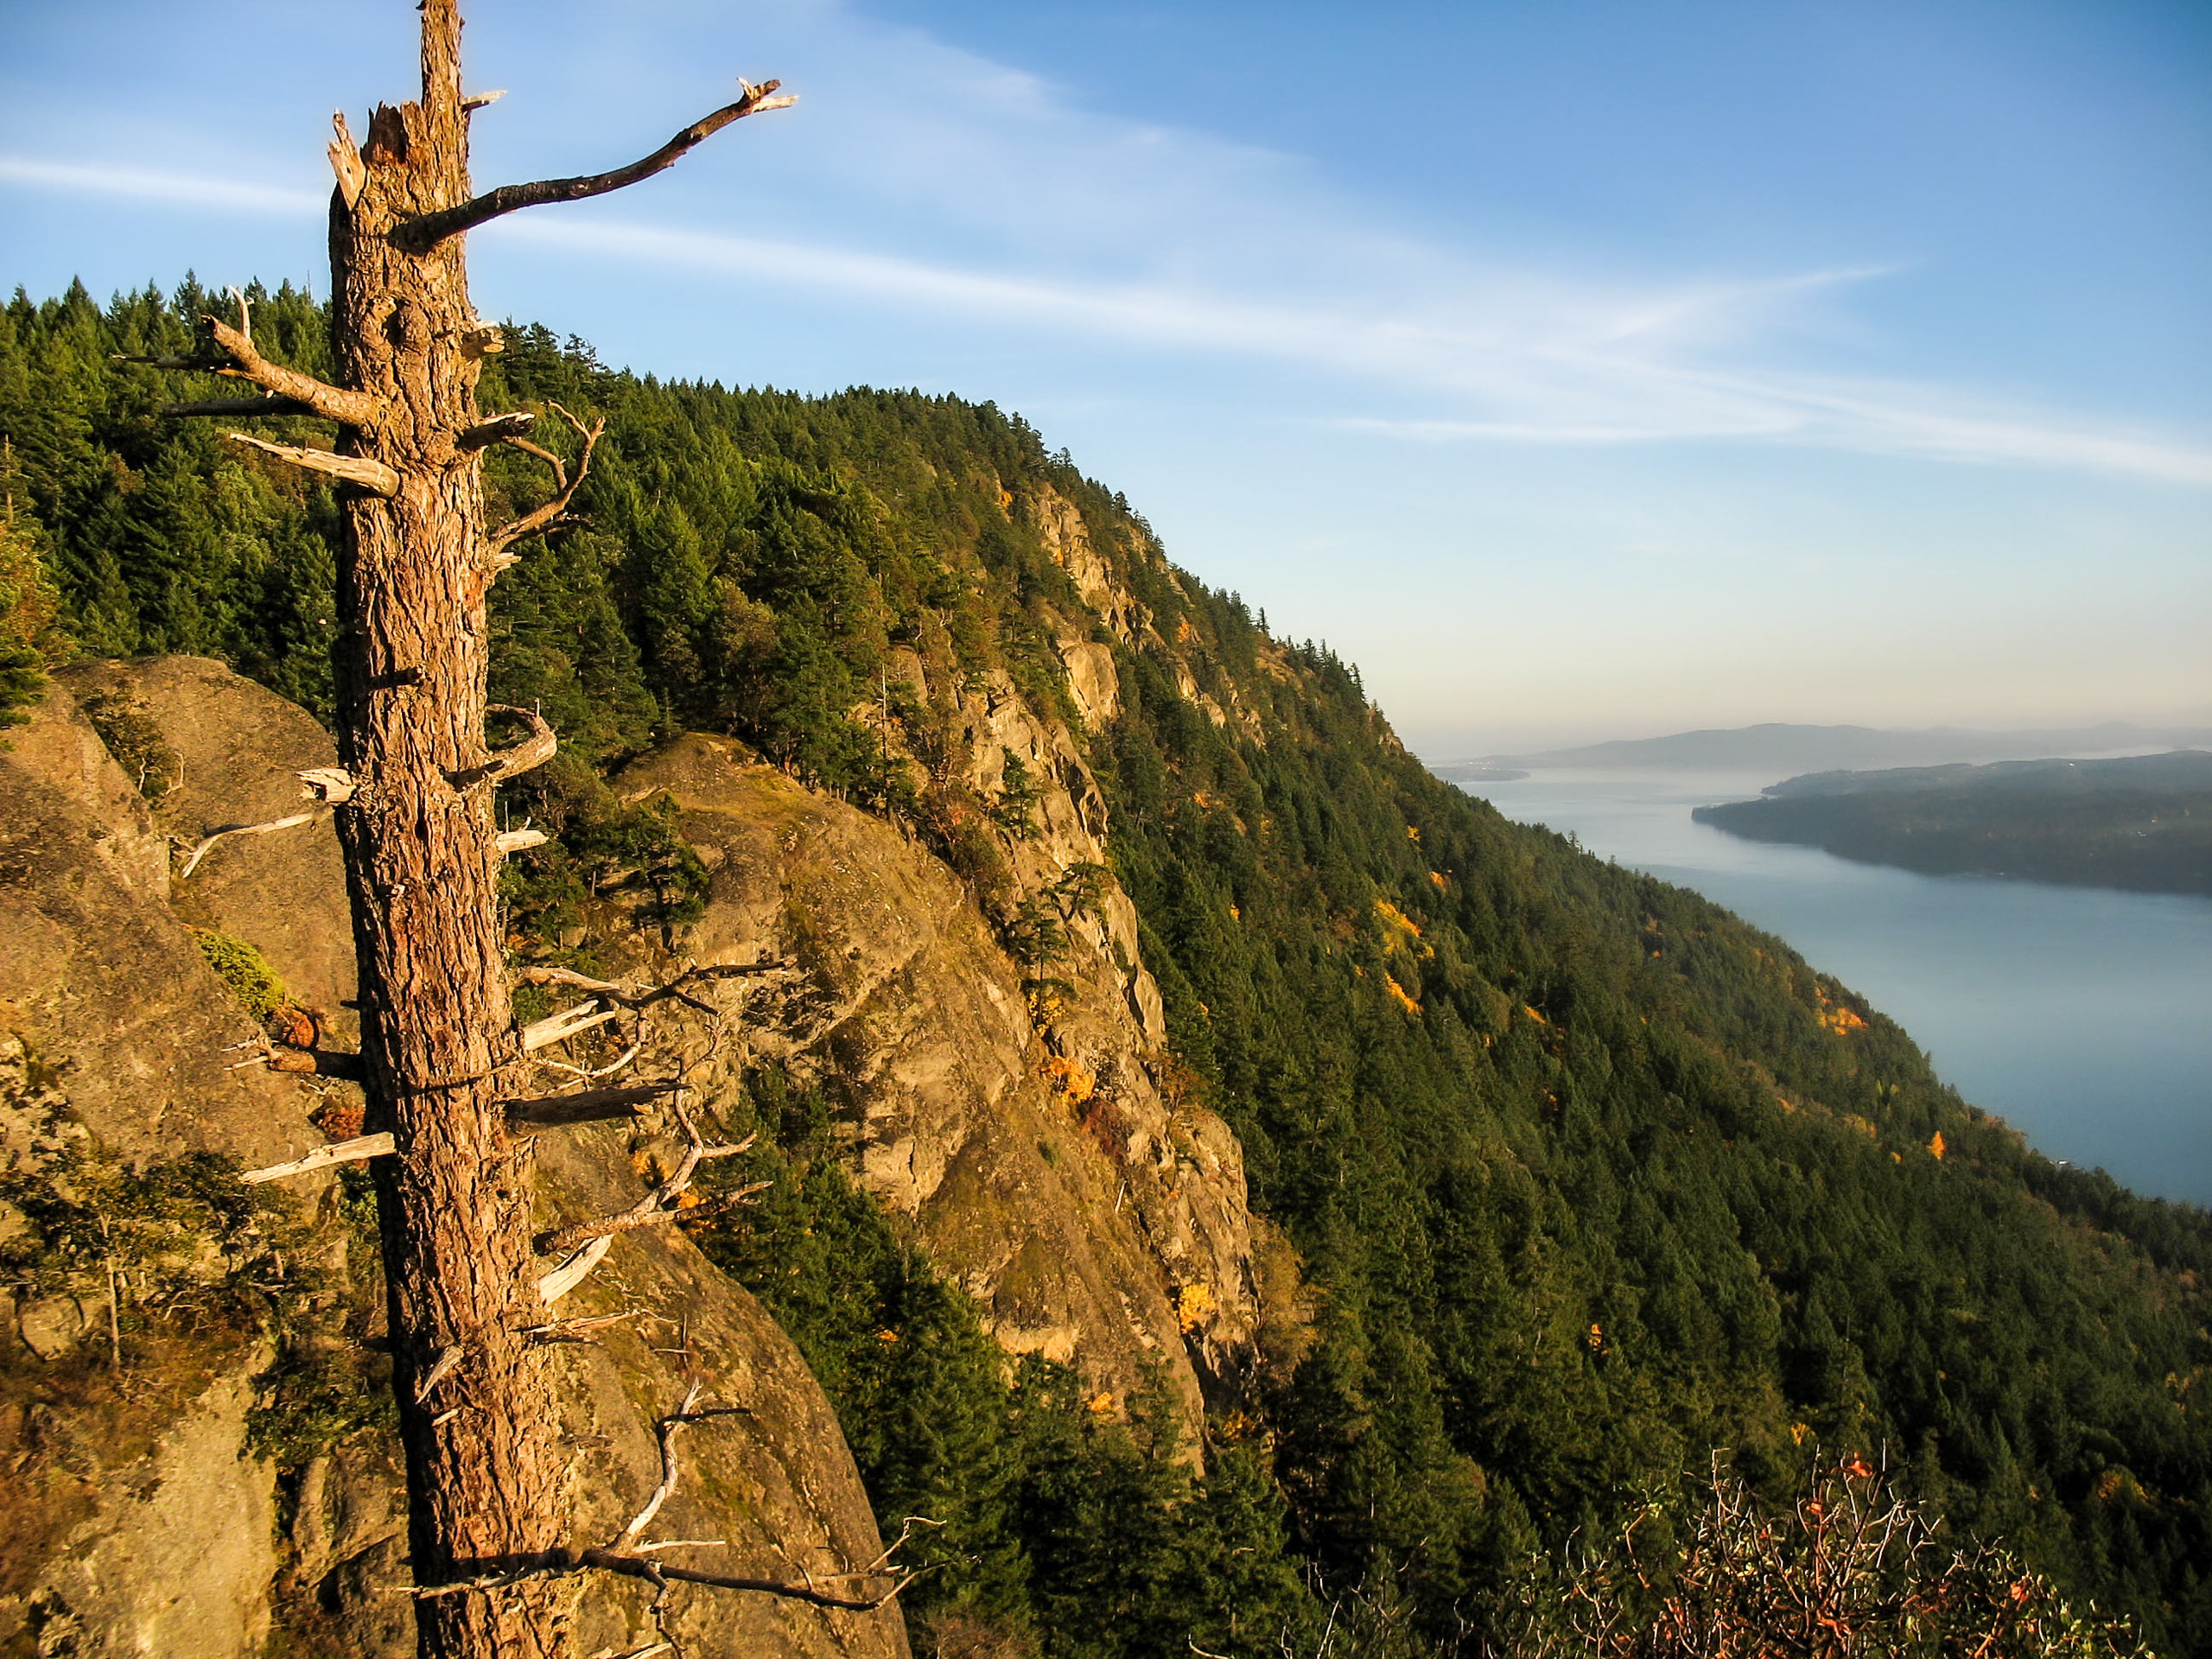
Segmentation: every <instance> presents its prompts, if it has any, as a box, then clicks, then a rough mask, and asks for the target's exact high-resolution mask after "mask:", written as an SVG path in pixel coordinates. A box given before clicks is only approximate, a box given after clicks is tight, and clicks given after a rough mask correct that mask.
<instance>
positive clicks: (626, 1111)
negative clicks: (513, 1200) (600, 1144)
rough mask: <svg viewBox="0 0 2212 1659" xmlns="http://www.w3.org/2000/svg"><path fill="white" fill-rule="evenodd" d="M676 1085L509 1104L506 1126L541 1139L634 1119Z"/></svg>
mask: <svg viewBox="0 0 2212 1659" xmlns="http://www.w3.org/2000/svg"><path fill="white" fill-rule="evenodd" d="M682 1087H683V1084H680V1083H676V1082H672V1081H671V1082H667V1083H641V1084H632V1085H630V1086H629V1087H627V1088H622V1089H583V1090H578V1091H577V1092H575V1094H570V1095H547V1096H542V1097H541V1098H539V1099H537V1100H510V1101H506V1102H504V1103H503V1104H504V1105H505V1107H506V1109H507V1125H508V1127H509V1128H512V1129H513V1130H515V1131H516V1132H517V1133H518V1134H521V1135H543V1134H544V1133H545V1132H546V1131H547V1130H549V1129H565V1128H572V1127H573V1126H575V1125H576V1124H578V1123H604V1122H610V1121H612V1120H613V1119H616V1118H624V1117H635V1116H638V1108H639V1107H640V1106H643V1105H645V1104H646V1103H648V1102H650V1101H654V1100H658V1098H659V1097H660V1096H663V1095H665V1094H670V1093H672V1092H674V1091H675V1090H677V1089H680V1088H682Z"/></svg>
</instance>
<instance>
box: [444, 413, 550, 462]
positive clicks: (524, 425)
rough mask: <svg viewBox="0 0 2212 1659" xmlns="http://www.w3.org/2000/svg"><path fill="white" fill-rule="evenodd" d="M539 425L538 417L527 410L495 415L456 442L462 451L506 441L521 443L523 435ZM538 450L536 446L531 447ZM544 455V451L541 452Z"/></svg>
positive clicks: (469, 430)
mask: <svg viewBox="0 0 2212 1659" xmlns="http://www.w3.org/2000/svg"><path fill="white" fill-rule="evenodd" d="M536 424H537V416H535V415H533V414H531V412H530V410H526V409H518V410H511V411H510V412H508V413H507V414H505V415H494V416H492V417H491V418H490V419H488V420H482V421H479V422H477V423H476V424H475V425H474V426H472V427H470V428H469V429H468V430H467V431H466V432H464V433H462V434H461V435H460V436H459V437H458V438H456V439H454V447H455V448H460V449H484V448H489V447H490V446H492V445H493V444H495V443H498V442H501V441H503V440H505V441H506V442H516V443H519V442H520V440H521V435H522V434H523V433H524V432H527V431H529V430H530V429H531V427H533V426H535V425H536ZM531 448H536V446H535V445H532V446H531ZM539 453H540V454H543V451H539Z"/></svg>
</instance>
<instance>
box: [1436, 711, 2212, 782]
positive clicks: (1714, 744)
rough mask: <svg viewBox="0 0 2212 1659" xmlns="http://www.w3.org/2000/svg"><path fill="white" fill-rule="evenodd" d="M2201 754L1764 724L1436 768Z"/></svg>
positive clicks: (2194, 733)
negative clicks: (2126, 752) (2133, 752)
mask: <svg viewBox="0 0 2212 1659" xmlns="http://www.w3.org/2000/svg"><path fill="white" fill-rule="evenodd" d="M2153 747H2171V748H2192V747H2212V728H2188V727H2148V726H2134V725H2129V724H2126V722H2123V721H2107V722H2106V723H2105V724H2103V725H2101V726H2082V727H2075V728H2060V729H2055V730H2044V731H2020V732H1989V731H1975V730H1972V729H1968V728H1961V727H1950V726H1938V727H1933V728H1929V729H1928V730H1925V731H1916V732H1893V731H1883V730H1880V729H1878V728H1875V727H1872V726H1794V725H1789V724H1786V723H1784V722H1783V721H1766V722H1764V723H1763V724H1761V725H1758V726H1736V727H1730V728H1725V729H1719V730H1711V731H1696V732H1676V733H1675V734H1673V735H1671V736H1668V737H1644V738H1632V739H1629V740H1626V741H1618V742H1611V743H1591V744H1587V745H1585V746H1584V747H1580V748H1570V749H1545V750H1542V751H1540V752H1539V753H1534V754H1498V755H1486V756H1484V757H1482V758H1481V759H1479V760H1470V761H1465V762H1460V763H1457V764H1451V765H1446V766H1439V767H1438V768H1437V771H1438V772H1439V773H1440V775H1441V776H1443V777H1446V778H1449V779H1454V780H1460V781H1465V780H1462V779H1460V774H1461V773H1463V772H1470V771H1473V770H1485V771H1488V772H1491V775H1493V776H1494V775H1495V773H1496V770H1497V769H1498V768H1503V767H1521V768H1526V769H1531V770H1533V769H1537V768H1548V767H1557V766H1672V767H1678V768H1681V769H1685V770H1710V771H1724V770H1725V771H1737V770H1742V771H1758V770H1760V769H1762V768H1766V767H1772V768H1773V769H1775V770H1776V771H1777V772H1818V771H1828V770H1834V769H1838V768H1843V767H1861V768H1863V767H1876V766H1941V765H1945V764H1967V763H1973V762H1979V761H1989V760H2011V759H2015V758H2018V759H2028V758H2031V757H2037V756H2046V755H2063V754H2101V753H2111V752H2112V751H2113V750H2115V749H2144V748H2153Z"/></svg>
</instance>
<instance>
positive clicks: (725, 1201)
mask: <svg viewBox="0 0 2212 1659" xmlns="http://www.w3.org/2000/svg"><path fill="white" fill-rule="evenodd" d="M719 1046H721V1026H720V1022H719V1020H717V1022H716V1026H715V1038H714V1041H713V1043H712V1044H710V1045H709V1047H708V1050H707V1055H706V1058H712V1056H713V1054H714V1052H715V1048H717V1047H719ZM691 1064H692V1062H690V1061H687V1062H686V1063H685V1065H684V1067H683V1074H688V1073H689V1071H690V1066H691ZM683 1074H679V1077H678V1078H677V1084H678V1086H677V1088H676V1089H675V1090H672V1091H671V1093H670V1095H669V1100H668V1109H669V1113H670V1116H672V1117H674V1118H675V1119H676V1125H677V1128H678V1129H680V1130H682V1131H683V1141H684V1152H683V1160H682V1161H681V1162H680V1163H678V1164H677V1166H676V1169H675V1171H674V1172H673V1173H671V1174H670V1175H669V1177H668V1178H667V1179H665V1180H664V1181H662V1182H661V1184H660V1185H658V1186H657V1187H655V1188H654V1189H653V1190H652V1192H648V1193H646V1194H645V1196H644V1197H643V1198H639V1200H638V1202H637V1203H635V1204H634V1205H631V1206H630V1208H628V1209H627V1210H624V1211H618V1212H617V1213H615V1214H613V1215H610V1216H601V1217H598V1218H597V1219H595V1220H593V1221H580V1222H573V1223H571V1224H569V1225H568V1226H566V1227H563V1228H560V1229H558V1230H555V1231H553V1232H550V1233H547V1234H545V1235H544V1236H542V1237H540V1238H539V1239H538V1241H537V1248H538V1249H539V1251H540V1252H541V1253H543V1254H545V1255H551V1254H553V1253H554V1252H555V1251H556V1250H566V1249H573V1248H575V1246H576V1245H579V1244H582V1243H584V1242H585V1241H587V1240H588V1239H594V1238H605V1237H608V1236H612V1235H613V1234H615V1233H624V1232H628V1231H630V1230H632V1229H633V1228H638V1227H653V1226H658V1225H659V1224H662V1223H664V1222H670V1221H677V1220H683V1219H692V1220H697V1219H701V1218H703V1217H707V1216H710V1215H715V1214H718V1213H720V1212H721V1211H724V1210H727V1209H729V1208H730V1207H731V1206H733V1205H739V1204H742V1203H744V1202H745V1201H746V1200H747V1198H751V1197H752V1196H753V1194H754V1193H755V1192H761V1191H762V1190H764V1189H765V1188H766V1186H767V1185H769V1183H767V1182H766V1181H754V1182H753V1183H751V1184H750V1185H746V1186H741V1187H738V1188H736V1189H734V1190H733V1191H731V1192H724V1193H721V1194H720V1195H718V1196H717V1197H715V1198H710V1199H709V1200H707V1201H706V1202H705V1203H703V1204H700V1203H692V1204H689V1205H687V1204H684V1203H683V1198H684V1196H685V1194H686V1193H688V1192H690V1186H691V1181H692V1178H693V1177H694V1176H696V1174H697V1173H698V1172H699V1166H700V1165H701V1164H702V1163H703V1162H705V1161H706V1160H709V1159H710V1158H732V1157H735V1156H736V1155H737V1154H740V1153H743V1152H747V1151H750V1150H751V1149H752V1146H753V1140H754V1138H755V1137H754V1136H753V1135H747V1136H745V1137H744V1139H742V1140H741V1141H731V1142H728V1143H727V1144H723V1145H719V1146H717V1145H713V1144H710V1143H709V1141H708V1140H707V1138H706V1137H705V1136H704V1135H701V1134H700V1133H699V1126H698V1125H697V1124H696V1123H695V1122H692V1120H691V1114H690V1112H689V1111H688V1110H686V1109H685V1108H684V1104H683V1094H684V1089H683Z"/></svg>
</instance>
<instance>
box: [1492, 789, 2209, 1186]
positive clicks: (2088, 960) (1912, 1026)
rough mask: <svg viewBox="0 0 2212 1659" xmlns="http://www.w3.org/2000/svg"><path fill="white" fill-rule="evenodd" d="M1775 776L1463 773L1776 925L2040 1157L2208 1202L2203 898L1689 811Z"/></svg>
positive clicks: (1546, 820)
mask: <svg viewBox="0 0 2212 1659" xmlns="http://www.w3.org/2000/svg"><path fill="white" fill-rule="evenodd" d="M1774 781H1775V780H1774V779H1773V778H1771V777H1769V776H1767V775H1765V774H1764V773H1760V774H1757V775H1754V774H1751V773H1738V772H1656V771H1640V770H1624V769H1618V770H1617V769H1608V770H1603V771H1599V770H1591V771H1564V770H1561V771H1547V772H1535V773H1534V774H1532V775H1531V776H1530V777H1529V778H1527V779H1522V780H1519V781H1516V782H1511V783H1472V784H1465V785H1461V786H1462V787H1463V788H1465V790H1467V791H1468V792H1469V793H1470V794H1474V795H1479V796H1482V797H1483V798H1485V799H1487V800H1489V801H1491V802H1492V803H1493V804H1496V806H1497V809H1498V810H1500V811H1501V812H1503V813H1504V814H1505V815H1506V816H1507V817H1513V818H1518V819H1520V820H1522V822H1524V823H1543V824H1548V825H1549V826H1551V828H1553V829H1556V830H1559V831H1560V832H1561V833H1566V832H1568V831H1572V832H1573V834H1574V835H1575V836H1578V837H1579V838H1580V841H1581V842H1582V844H1583V846H1585V847H1586V848H1587V849H1590V850H1591V851H1592V852H1593V853H1596V854H1597V855H1599V856H1600V857H1603V858H1613V859H1618V861H1620V862H1621V863H1623V864H1627V865H1631V866H1633V867H1635V868H1638V869H1642V870H1648V871H1649V872H1650V873H1651V874H1654V875H1657V876H1660V877H1662V878H1663V879H1665V880H1669V881H1675V882H1679V883H1681V885H1682V886H1684V887H1694V888H1696V889H1697V890H1698V891H1699V892H1700V893H1704V894H1706V895H1707V897H1708V898H1711V899H1715V900H1716V901H1718V902H1719V903H1720V904H1723V905H1726V906H1727V907H1728V908H1729V909H1731V910H1732V911H1734V912H1736V913H1737V914H1738V915H1739V916H1742V917H1744V918H1745V919H1747V920H1749V921H1751V922H1752V923H1754V924H1756V925H1758V926H1760V927H1763V928H1764V929H1766V930H1767V931H1769V932H1770V933H1775V934H1778V935H1780V936H1781V937H1782V938H1784V939H1787V940H1788V941H1789V944H1791V945H1792V946H1794V947H1795V948H1796V950H1798V952H1799V953H1800V954H1802V956H1803V957H1805V958H1806V959H1807V960H1808V961H1809V962H1811V963H1814V965H1815V966H1816V967H1818V968H1820V969H1822V970H1824V971H1825V972H1827V973H1831V974H1834V976H1836V977H1837V978H1838V979H1840V980H1841V981H1843V982H1844V983H1845V984H1847V985H1848V986H1850V987H1852V988H1853V989H1854V990H1857V991H1859V992H1861V993H1863V994H1864V995H1866V997H1868V998H1869V999H1870V1000H1871V1001H1872V1002H1873V1004H1874V1005H1875V1006H1876V1007H1878V1008H1880V1009H1881V1010H1882V1011H1883V1012H1884V1013H1885V1014H1889V1015H1890V1016H1891V1018H1892V1019H1894V1020H1897V1022H1898V1023H1899V1024H1900V1025H1902V1026H1904V1028H1905V1029H1906V1030H1907V1031H1909V1032H1910V1033H1912V1035H1913V1038H1914V1039H1915V1040H1916V1041H1917V1042H1918V1043H1919V1044H1920V1046H1922V1047H1923V1049H1925V1050H1926V1051H1927V1052H1928V1053H1929V1057H1930V1058H1932V1059H1933V1060H1934V1061H1935V1063H1936V1069H1937V1070H1938V1071H1940V1072H1941V1073H1942V1076H1943V1077H1944V1078H1945V1079H1946V1080H1947V1081H1948V1082H1949V1083H1951V1084H1954V1085H1955V1087H1956V1088H1957V1089H1958V1090H1959V1092H1960V1093H1961V1094H1962V1095H1964V1096H1966V1097H1967V1099H1968V1100H1970V1101H1972V1102H1973V1103H1974V1104H1975V1105H1977V1106H1980V1107H1982V1108H1984V1109H1987V1110H1989V1111H1993V1112H1995V1113H1997V1114H1998V1115H1999V1116H2002V1117H2004V1118H2005V1120H2006V1121H2007V1122H2011V1123H2012V1125H2013V1126H2014V1127H2015V1128H2019V1129H2021V1130H2023V1131H2024V1132H2025V1133H2026V1135H2027V1136H2028V1138H2029V1140H2030V1141H2032V1142H2033V1143H2034V1144H2035V1145H2036V1146H2037V1147H2039V1148H2040V1149H2041V1150H2042V1151H2044V1153H2046V1154H2049V1155H2050V1157H2053V1158H2063V1159H2068V1160H2072V1161H2073V1162H2075V1163H2076V1164H2081V1165H2085V1166H2086V1165H2095V1164H2101V1165H2103V1166H2104V1167H2105V1168H2107V1170H2109V1171H2111V1172H2112V1173H2113V1176H2114V1177H2115V1178H2117V1179H2120V1180H2121V1181H2123V1182H2125V1183H2126V1185H2129V1186H2132V1187H2133V1188H2134V1189H2135V1190H2136V1191H2137V1192H2151V1193H2157V1194H2158V1195H2160V1196H2162V1197H2165V1198H2187V1199H2190V1200H2192V1201H2193V1202H2196V1203H2197V1204H2205V1205H2212V899H2185V898H2177V897H2165V896H2162V895H2157V894H2145V893H2107V892H2102V891H2100V890H2098V889H2096V888H2093V887H2040V886H2037V885H2036V884H2035V883H2033V882H2028V881H2005V880H1981V879H1977V878H1974V877H1960V876H1926V875H1914V874H1910V872H1908V871H1904V870H1893V869H1887V868H1881V867H1878V866H1875V865H1869V864H1853V863H1851V862H1848V861H1846V860H1843V859H1840V858H1834V857H1831V856H1830V855H1827V854H1826V853H1823V852H1819V851H1816V850H1815V849H1811V848H1802V847H1776V846H1767V845H1763V844H1761V843H1759V842H1748V841H1738V840H1737V839H1736V838H1735V837H1733V836H1726V835H1723V834H1722V833H1721V832H1720V831H1719V830H1718V829H1708V828H1707V826H1705V825H1704V824H1701V823H1692V822H1691V821H1690V809H1691V808H1692V807H1694V806H1697V805H1700V804H1704V803H1706V802H1709V801H1726V800H1744V799H1747V798H1751V797H1752V796H1755V795H1757V794H1758V792H1759V791H1760V789H1761V788H1763V787H1764V785H1768V784H1770V783H1772V782H1774Z"/></svg>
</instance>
